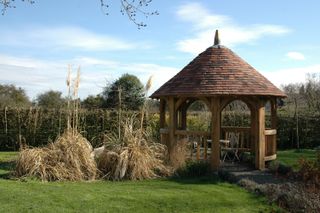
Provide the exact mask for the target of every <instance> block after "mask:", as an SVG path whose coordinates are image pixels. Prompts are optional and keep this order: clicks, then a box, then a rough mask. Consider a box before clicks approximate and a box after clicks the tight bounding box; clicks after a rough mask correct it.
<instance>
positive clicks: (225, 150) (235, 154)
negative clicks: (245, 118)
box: [221, 132, 240, 162]
mask: <svg viewBox="0 0 320 213" xmlns="http://www.w3.org/2000/svg"><path fill="white" fill-rule="evenodd" d="M226 136H227V138H226V139H227V140H229V146H227V147H222V148H221V152H222V154H221V156H222V162H224V161H225V160H226V158H227V159H228V160H231V161H235V160H237V161H240V157H239V136H240V133H236V132H228V133H226Z"/></svg>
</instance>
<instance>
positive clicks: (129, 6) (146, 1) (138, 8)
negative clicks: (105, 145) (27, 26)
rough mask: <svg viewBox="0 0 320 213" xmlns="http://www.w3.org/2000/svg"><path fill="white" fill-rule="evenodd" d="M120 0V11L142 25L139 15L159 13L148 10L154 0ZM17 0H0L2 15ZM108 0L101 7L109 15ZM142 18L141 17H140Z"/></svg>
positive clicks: (32, 1) (102, 0)
mask: <svg viewBox="0 0 320 213" xmlns="http://www.w3.org/2000/svg"><path fill="white" fill-rule="evenodd" d="M21 1H22V2H28V3H30V4H34V3H35V2H36V1H35V0H21ZM119 1H120V12H121V13H122V15H126V16H127V17H128V18H129V20H130V21H132V22H133V23H134V24H135V25H137V26H138V28H140V27H145V26H147V25H146V24H145V23H144V22H142V21H138V18H137V17H140V16H144V17H145V18H148V17H149V16H152V15H159V13H158V11H152V12H148V11H147V10H146V8H147V7H148V6H149V5H150V4H151V2H152V1H153V0H119ZM14 2H15V0H0V5H2V15H4V14H5V12H6V11H7V9H8V8H15V5H14ZM107 2H109V1H108V0H100V4H101V8H102V9H103V11H104V13H105V14H106V15H109V13H108V12H107V10H108V9H109V6H110V4H109V3H107ZM139 19H140V18H139Z"/></svg>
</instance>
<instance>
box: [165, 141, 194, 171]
mask: <svg viewBox="0 0 320 213" xmlns="http://www.w3.org/2000/svg"><path fill="white" fill-rule="evenodd" d="M190 151H191V149H190V147H188V138H182V139H181V140H178V142H177V143H176V144H174V147H173V148H172V149H171V153H170V165H171V166H172V168H173V169H174V170H177V169H180V168H182V167H184V166H186V162H187V158H188V153H190Z"/></svg>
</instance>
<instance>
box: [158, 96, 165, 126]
mask: <svg viewBox="0 0 320 213" xmlns="http://www.w3.org/2000/svg"><path fill="white" fill-rule="evenodd" d="M159 111H160V128H164V126H165V123H166V101H165V100H164V99H162V98H161V99H160V110H159Z"/></svg>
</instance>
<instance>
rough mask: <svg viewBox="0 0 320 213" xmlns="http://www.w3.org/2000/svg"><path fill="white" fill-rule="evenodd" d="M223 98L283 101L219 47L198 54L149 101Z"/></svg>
mask: <svg viewBox="0 0 320 213" xmlns="http://www.w3.org/2000/svg"><path fill="white" fill-rule="evenodd" d="M223 94H228V95H259V96H277V97H286V95H285V94H284V93H283V92H282V91H281V90H280V89H278V88H277V87H276V86H274V85H273V84H272V83H271V82H270V81H269V80H268V79H267V78H265V77H264V76H263V75H261V74H260V73H259V72H258V71H257V70H255V69H254V68H253V67H252V66H250V65H249V64H248V63H247V62H245V61H244V60H243V59H241V58H240V57H239V56H238V55H236V54H235V53H234V52H232V51H231V50H230V49H228V48H226V47H224V46H221V45H215V46H212V47H209V48H208V49H207V50H205V51H204V52H202V53H200V54H199V55H198V56H197V57H196V58H195V59H193V60H192V61H191V62H190V63H189V64H188V65H187V66H185V67H184V68H183V69H182V70H181V71H180V72H179V73H178V74H176V75H175V76H174V77H173V78H171V79H170V80H169V81H167V82H166V83H165V84H163V85H162V86H161V87H160V88H159V89H158V90H157V91H155V92H154V93H153V94H152V95H151V97H152V98H160V97H161V96H189V97H190V96H207V97H208V96H216V95H223Z"/></svg>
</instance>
